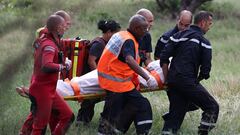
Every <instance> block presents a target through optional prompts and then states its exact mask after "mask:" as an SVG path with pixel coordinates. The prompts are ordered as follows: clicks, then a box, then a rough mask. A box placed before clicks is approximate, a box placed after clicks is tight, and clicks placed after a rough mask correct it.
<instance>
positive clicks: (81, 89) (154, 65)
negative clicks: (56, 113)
mask: <svg viewBox="0 0 240 135" xmlns="http://www.w3.org/2000/svg"><path fill="white" fill-rule="evenodd" d="M142 69H143V70H144V72H145V73H147V74H148V75H151V76H153V77H154V78H155V80H156V81H157V84H158V85H157V86H156V87H155V89H149V88H148V85H147V82H146V81H145V79H143V78H142V77H141V76H138V79H139V82H140V92H152V91H161V90H164V89H166V87H165V86H164V85H163V83H162V82H164V77H163V73H162V69H161V68H160V64H159V60H157V61H153V62H151V63H149V65H148V66H147V67H146V68H142ZM57 92H58V93H59V94H60V95H61V96H62V97H64V99H65V100H72V101H80V102H81V101H82V100H84V99H94V98H103V97H104V96H105V94H106V93H105V91H104V90H103V89H101V88H100V86H99V84H98V75H97V70H93V71H91V72H89V73H87V74H85V75H82V76H80V77H74V78H72V79H71V80H65V81H63V80H59V81H58V83H57Z"/></svg>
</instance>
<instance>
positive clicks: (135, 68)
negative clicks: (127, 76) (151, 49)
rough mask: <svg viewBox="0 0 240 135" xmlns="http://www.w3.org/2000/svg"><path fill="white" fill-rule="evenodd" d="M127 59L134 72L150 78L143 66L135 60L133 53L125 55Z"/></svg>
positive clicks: (146, 78)
mask: <svg viewBox="0 0 240 135" xmlns="http://www.w3.org/2000/svg"><path fill="white" fill-rule="evenodd" d="M125 61H126V63H127V64H128V66H129V67H130V68H131V69H132V70H133V71H134V72H136V73H137V74H139V75H140V76H141V77H143V78H144V79H145V80H148V79H149V76H148V75H147V74H146V73H145V72H144V71H143V70H142V69H141V67H140V66H139V65H138V63H137V62H136V61H135V60H134V58H133V57H132V56H131V55H127V56H126V57H125Z"/></svg>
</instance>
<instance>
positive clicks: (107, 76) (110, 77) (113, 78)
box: [98, 72, 132, 82]
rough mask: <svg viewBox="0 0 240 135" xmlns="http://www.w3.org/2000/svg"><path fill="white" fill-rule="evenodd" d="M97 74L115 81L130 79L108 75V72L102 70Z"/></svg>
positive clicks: (130, 78) (128, 79) (129, 79)
mask: <svg viewBox="0 0 240 135" xmlns="http://www.w3.org/2000/svg"><path fill="white" fill-rule="evenodd" d="M98 75H99V76H101V77H104V78H107V79H109V80H112V81H116V82H128V81H131V80H132V77H129V78H126V79H122V78H118V77H114V76H111V75H108V74H105V73H102V72H98Z"/></svg>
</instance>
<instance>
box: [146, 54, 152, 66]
mask: <svg viewBox="0 0 240 135" xmlns="http://www.w3.org/2000/svg"><path fill="white" fill-rule="evenodd" d="M145 55H146V60H145V61H144V64H145V66H147V65H148V64H149V63H150V62H152V58H151V53H150V52H147V53H146V54H145Z"/></svg>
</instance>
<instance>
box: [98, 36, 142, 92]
mask: <svg viewBox="0 0 240 135" xmlns="http://www.w3.org/2000/svg"><path fill="white" fill-rule="evenodd" d="M128 39H131V40H133V42H134V48H135V60H136V62H137V63H138V64H139V62H140V58H139V55H138V47H139V44H138V42H137V41H136V40H135V38H134V36H133V35H132V34H131V33H129V32H128V31H121V32H118V33H116V34H114V35H113V36H112V37H111V39H110V40H109V41H108V44H107V45H106V47H105V49H104V51H103V53H102V56H101V58H100V60H99V63H98V66H97V70H98V80H99V85H100V87H101V88H103V89H106V90H110V91H112V92H119V93H121V92H127V91H130V90H132V89H134V88H135V86H134V83H133V82H132V80H133V79H134V77H137V76H138V75H137V74H136V73H135V72H134V71H133V70H132V69H131V68H130V67H129V66H128V64H127V63H124V62H122V61H120V60H119V59H118V56H119V54H120V52H121V49H122V46H123V44H124V42H125V41H126V40H128Z"/></svg>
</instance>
